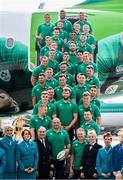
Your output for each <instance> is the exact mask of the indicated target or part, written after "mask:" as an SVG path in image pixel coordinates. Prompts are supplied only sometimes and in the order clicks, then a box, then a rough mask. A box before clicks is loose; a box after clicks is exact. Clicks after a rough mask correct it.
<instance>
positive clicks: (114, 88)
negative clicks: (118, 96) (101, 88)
mask: <svg viewBox="0 0 123 180" xmlns="http://www.w3.org/2000/svg"><path fill="white" fill-rule="evenodd" d="M117 89H118V85H111V86H109V87H108V88H107V89H106V90H105V94H113V93H115V92H116V91H117Z"/></svg>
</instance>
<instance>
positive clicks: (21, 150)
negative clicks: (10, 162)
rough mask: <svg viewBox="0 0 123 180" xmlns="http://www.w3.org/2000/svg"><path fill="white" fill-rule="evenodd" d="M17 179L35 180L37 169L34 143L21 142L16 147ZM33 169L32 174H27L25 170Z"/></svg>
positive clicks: (36, 154) (36, 151)
mask: <svg viewBox="0 0 123 180" xmlns="http://www.w3.org/2000/svg"><path fill="white" fill-rule="evenodd" d="M17 162H18V179H36V171H37V167H38V149H37V145H36V143H35V142H32V141H24V140H23V141H22V142H21V143H19V144H18V145H17ZM29 167H31V168H34V171H33V172H32V173H27V172H25V171H24V170H25V169H26V168H29Z"/></svg>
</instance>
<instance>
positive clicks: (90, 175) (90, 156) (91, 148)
mask: <svg viewBox="0 0 123 180" xmlns="http://www.w3.org/2000/svg"><path fill="white" fill-rule="evenodd" d="M96 139H97V136H96V132H95V131H94V130H89V131H88V140H89V144H87V145H85V149H84V152H83V159H82V166H83V173H82V174H81V175H82V177H84V178H85V179H97V177H98V176H97V171H96V157H97V153H98V150H99V149H100V148H101V147H102V146H101V145H99V144H97V143H96Z"/></svg>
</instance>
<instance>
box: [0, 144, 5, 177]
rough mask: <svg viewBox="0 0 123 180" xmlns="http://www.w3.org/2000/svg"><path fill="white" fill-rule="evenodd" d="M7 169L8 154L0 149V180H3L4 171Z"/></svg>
mask: <svg viewBox="0 0 123 180" xmlns="http://www.w3.org/2000/svg"><path fill="white" fill-rule="evenodd" d="M5 167H6V154H5V151H4V150H3V149H2V148H0V179H3V171H4V169H5Z"/></svg>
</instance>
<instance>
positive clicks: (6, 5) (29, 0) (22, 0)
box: [0, 0, 85, 12]
mask: <svg viewBox="0 0 123 180" xmlns="http://www.w3.org/2000/svg"><path fill="white" fill-rule="evenodd" d="M84 1H85V0H0V11H26V12H27V11H28V12H32V11H36V10H37V8H38V6H39V5H40V3H45V5H44V8H45V9H46V10H60V9H62V8H64V7H71V6H73V5H76V4H79V3H81V2H84Z"/></svg>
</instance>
